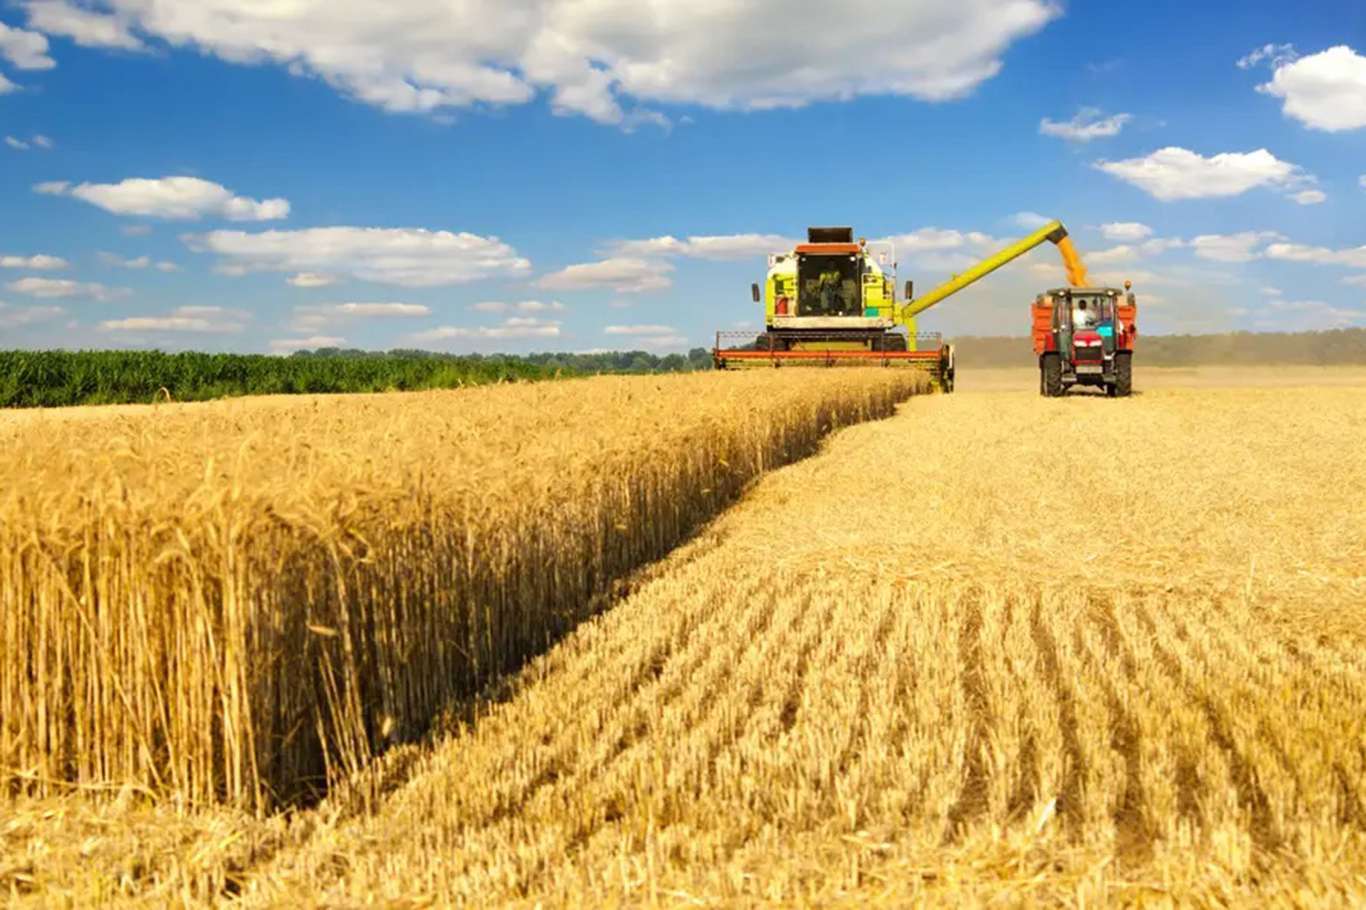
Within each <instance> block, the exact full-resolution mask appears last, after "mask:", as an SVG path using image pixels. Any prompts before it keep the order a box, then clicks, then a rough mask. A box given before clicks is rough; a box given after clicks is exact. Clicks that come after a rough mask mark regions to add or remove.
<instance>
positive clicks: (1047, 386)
mask: <svg viewBox="0 0 1366 910" xmlns="http://www.w3.org/2000/svg"><path fill="white" fill-rule="evenodd" d="M1039 381H1040V385H1041V391H1042V392H1043V394H1044V396H1045V397H1047V398H1057V397H1058V396H1059V395H1061V394H1062V361H1060V360H1059V359H1058V355H1057V354H1045V355H1043V358H1042V359H1041V361H1040V363H1039Z"/></svg>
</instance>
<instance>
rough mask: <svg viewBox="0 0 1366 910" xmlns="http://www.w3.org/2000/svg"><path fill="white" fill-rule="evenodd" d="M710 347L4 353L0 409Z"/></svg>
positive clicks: (615, 364) (408, 384)
mask: <svg viewBox="0 0 1366 910" xmlns="http://www.w3.org/2000/svg"><path fill="white" fill-rule="evenodd" d="M710 366H711V353H710V352H709V351H707V350H705V349H703V348H696V349H694V350H693V351H692V352H691V353H689V354H688V355H687V356H684V355H682V354H670V355H668V356H666V357H659V356H656V355H654V354H649V353H646V352H644V351H623V352H608V353H600V354H532V355H528V356H510V355H502V354H494V355H480V354H466V355H452V354H437V353H431V352H428V351H403V350H395V351H388V352H367V351H358V350H339V349H327V350H318V351H301V352H299V353H296V354H293V355H291V356H289V357H268V356H266V355H263V354H200V353H194V352H187V353H179V354H165V353H162V352H160V351H0V407H57V406H62V405H78V404H126V403H149V402H152V401H157V400H167V399H169V400H173V401H202V400H205V399H211V398H226V397H232V396H238V395H280V394H295V393H306V392H309V393H333V392H384V391H411V390H416V389H451V388H460V387H462V386H471V385H484V384H487V383H494V382H517V381H531V380H540V379H552V378H555V377H558V376H582V375H589V374H593V373H659V372H684V371H688V370H693V369H706V368H710Z"/></svg>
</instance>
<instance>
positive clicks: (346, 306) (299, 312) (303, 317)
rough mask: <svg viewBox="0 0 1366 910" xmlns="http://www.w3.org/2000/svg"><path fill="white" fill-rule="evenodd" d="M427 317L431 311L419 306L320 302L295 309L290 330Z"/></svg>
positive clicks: (315, 329) (317, 330)
mask: <svg viewBox="0 0 1366 910" xmlns="http://www.w3.org/2000/svg"><path fill="white" fill-rule="evenodd" d="M431 314H432V311H431V308H430V307H427V306H424V305H422V304H420V303H369V302H355V303H321V304H313V305H309V306H296V307H295V308H294V318H293V320H292V322H291V323H290V328H291V330H292V331H295V332H312V333H314V334H317V333H318V332H319V331H320V330H322V329H325V328H331V327H333V326H335V325H336V324H338V323H340V322H350V321H354V320H357V319H413V318H417V317H421V316H430V315H431Z"/></svg>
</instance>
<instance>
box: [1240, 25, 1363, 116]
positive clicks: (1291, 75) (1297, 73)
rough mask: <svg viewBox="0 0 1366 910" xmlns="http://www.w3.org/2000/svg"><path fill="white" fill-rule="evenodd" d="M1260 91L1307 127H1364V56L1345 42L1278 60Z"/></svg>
mask: <svg viewBox="0 0 1366 910" xmlns="http://www.w3.org/2000/svg"><path fill="white" fill-rule="evenodd" d="M1257 90H1258V91H1259V92H1263V93H1265V94H1267V95H1271V96H1273V97H1276V98H1280V99H1281V100H1282V107H1281V109H1282V110H1283V111H1284V112H1285V114H1286V116H1288V117H1293V118H1294V119H1296V120H1298V121H1300V122H1301V123H1303V124H1304V125H1305V126H1307V127H1309V128H1310V129H1316V130H1323V131H1325V132H1330V133H1334V132H1341V131H1343V130H1355V129H1361V128H1362V127H1366V57H1363V56H1362V55H1361V54H1358V53H1357V52H1356V51H1355V50H1353V49H1352V48H1350V47H1347V46H1346V45H1338V46H1337V47H1330V48H1329V49H1328V50H1326V51H1322V52H1321V53H1317V54H1310V55H1309V56H1307V57H1299V58H1298V59H1290V60H1283V61H1278V62H1277V64H1276V68H1275V72H1273V73H1272V75H1271V81H1270V82H1267V83H1265V84H1263V85H1260V86H1258V87H1257Z"/></svg>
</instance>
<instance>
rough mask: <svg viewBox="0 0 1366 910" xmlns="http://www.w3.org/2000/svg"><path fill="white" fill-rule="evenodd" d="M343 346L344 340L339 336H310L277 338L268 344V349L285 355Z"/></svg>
mask: <svg viewBox="0 0 1366 910" xmlns="http://www.w3.org/2000/svg"><path fill="white" fill-rule="evenodd" d="M344 344H346V339H345V338H343V337H341V336H340V335H310V336H309V337H307V338H277V339H275V340H274V341H272V342H271V343H270V349H271V350H272V351H275V352H276V353H286V352H289V351H308V350H314V349H316V348H339V347H341V346H342V345H344Z"/></svg>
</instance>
